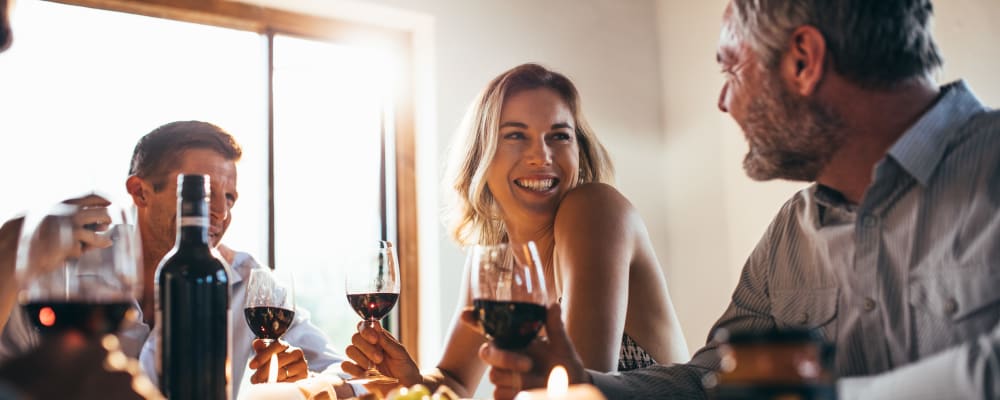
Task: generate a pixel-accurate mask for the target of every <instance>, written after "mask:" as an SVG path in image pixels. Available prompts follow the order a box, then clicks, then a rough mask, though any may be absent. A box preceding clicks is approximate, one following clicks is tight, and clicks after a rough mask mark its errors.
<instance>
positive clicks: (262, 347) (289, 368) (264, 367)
mask: <svg viewBox="0 0 1000 400" xmlns="http://www.w3.org/2000/svg"><path fill="white" fill-rule="evenodd" d="M253 351H255V352H257V355H256V356H254V358H253V359H251V360H250V369H252V370H255V371H254V373H253V375H252V376H250V383H253V384H258V383H266V382H267V377H268V372H270V370H269V366H270V365H271V355H274V354H277V355H278V382H295V381H297V380H301V379H305V378H308V377H309V363H307V362H306V357H305V354H304V353H302V349H300V348H298V347H294V346H291V345H289V344H288V343H285V342H283V341H282V340H280V339H279V340H275V341H273V342H271V344H270V345H266V344H265V343H264V341H263V340H260V339H254V341H253Z"/></svg>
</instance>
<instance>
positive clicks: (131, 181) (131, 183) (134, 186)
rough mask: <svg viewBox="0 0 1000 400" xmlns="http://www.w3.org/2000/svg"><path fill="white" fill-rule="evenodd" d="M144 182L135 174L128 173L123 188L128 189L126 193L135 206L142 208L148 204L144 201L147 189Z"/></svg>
mask: <svg viewBox="0 0 1000 400" xmlns="http://www.w3.org/2000/svg"><path fill="white" fill-rule="evenodd" d="M145 183H146V181H145V180H143V179H142V178H140V177H138V176H135V175H130V176H129V177H128V179H126V180H125V190H128V194H129V195H130V196H132V203H133V204H135V206H136V207H140V208H142V207H146V205H147V204H148V203H147V202H146V195H147V193H148V192H147V191H148V190H149V189H148V188H147V185H146V184H145Z"/></svg>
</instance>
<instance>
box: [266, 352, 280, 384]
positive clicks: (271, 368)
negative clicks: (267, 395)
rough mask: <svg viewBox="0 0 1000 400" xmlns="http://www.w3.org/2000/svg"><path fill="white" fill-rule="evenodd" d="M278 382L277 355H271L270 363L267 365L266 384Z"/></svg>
mask: <svg viewBox="0 0 1000 400" xmlns="http://www.w3.org/2000/svg"><path fill="white" fill-rule="evenodd" d="M277 381H278V355H277V354H271V363H270V364H268V365H267V383H275V382H277Z"/></svg>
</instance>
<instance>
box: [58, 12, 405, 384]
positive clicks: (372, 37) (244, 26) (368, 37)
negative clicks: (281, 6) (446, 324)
mask: <svg viewBox="0 0 1000 400" xmlns="http://www.w3.org/2000/svg"><path fill="white" fill-rule="evenodd" d="M46 1H50V2H53V3H62V4H67V5H73V6H82V7H88V8H94V9H101V10H107V11H116V12H124V13H130V14H137V15H144V16H149V17H155V18H163V19H170V20H175V21H183V22H193V23H198V24H203V25H211V26H217V27H222V28H229V29H236V30H242V31H250V32H256V33H258V34H261V35H263V36H264V37H265V38H266V40H267V42H268V47H267V50H268V54H267V58H268V60H267V62H268V71H267V73H268V82H267V88H268V93H267V102H268V115H267V134H268V139H267V142H268V156H267V160H268V161H267V163H268V177H267V180H268V250H269V252H268V253H269V255H268V261H269V265H275V262H274V261H275V260H274V153H273V152H274V108H273V96H274V92H273V79H271V77H272V75H273V74H272V71H273V68H272V67H273V47H272V44H273V38H274V35H275V34H282V35H289V36H298V37H303V38H309V39H314V40H322V41H329V42H336V43H347V44H351V43H365V44H374V45H378V46H383V47H386V48H389V49H392V51H394V52H396V53H397V54H399V55H400V57H399V65H398V68H399V70H398V71H397V73H398V74H399V76H400V77H401V79H400V80H399V88H398V91H397V95H396V96H394V97H393V102H394V103H393V104H392V107H393V110H391V113H392V115H393V116H394V118H393V119H392V122H393V123H394V125H393V126H392V127H391V130H392V131H393V133H394V135H392V136H393V137H394V139H395V141H394V147H395V163H394V164H395V167H396V168H395V178H396V179H395V180H396V188H395V191H394V192H395V195H396V201H395V203H396V212H395V216H396V221H395V222H396V229H395V231H396V247H397V249H398V250H397V252H398V254H397V256H398V257H399V262H400V275H401V279H402V287H401V290H400V299H399V303H398V305H397V307H396V308H397V310H398V311H399V329H398V335H399V339H400V341H401V343H402V344H403V345H404V346H406V348H407V351H408V352H409V353H410V356H411V357H413V359H414V360H415V361H417V362H418V364H419V360H420V359H419V348H420V346H419V343H420V341H419V334H420V330H419V326H418V324H419V321H420V295H419V288H420V281H419V279H420V274H419V271H420V268H419V261H420V259H419V254H418V249H419V242H418V240H419V238H418V237H417V233H418V226H417V213H418V208H417V187H416V137H415V134H416V119H415V113H416V104H415V91H414V76H415V69H414V59H415V57H414V45H413V43H414V39H413V34H412V32H409V31H404V30H396V29H389V28H383V27H377V26H372V25H368V24H363V23H358V22H355V21H349V20H344V19H334V18H327V17H320V16H315V15H308V14H302V13H296V12H291V11H285V10H278V9H273V8H269V7H263V6H256V5H251V4H246V3H239V2H236V1H225V0H211V1H206V0H46ZM384 130H386V129H385V128H384V129H383V131H384ZM383 134H384V132H383ZM389 192H390V193H391V192H392V191H389ZM391 215H392V213H385V214H384V216H383V218H387V217H388V216H391ZM390 231H391V230H390Z"/></svg>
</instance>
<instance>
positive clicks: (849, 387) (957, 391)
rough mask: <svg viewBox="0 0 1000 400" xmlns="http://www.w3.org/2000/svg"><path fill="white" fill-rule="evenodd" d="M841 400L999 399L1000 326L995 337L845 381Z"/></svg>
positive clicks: (995, 331) (991, 336) (839, 392)
mask: <svg viewBox="0 0 1000 400" xmlns="http://www.w3.org/2000/svg"><path fill="white" fill-rule="evenodd" d="M837 392H838V397H839V398H840V399H842V400H879V399H886V400H888V399H912V400H921V399H927V400H936V399H995V398H1000V326H998V327H997V328H995V329H994V331H993V333H992V335H983V336H981V337H980V338H979V339H977V340H975V341H973V342H971V343H966V344H964V345H962V346H958V347H955V348H952V349H948V350H945V351H943V352H941V353H938V354H937V355H934V356H932V357H928V358H925V359H923V360H920V361H919V362H915V363H913V364H909V365H906V366H903V367H900V368H897V369H894V370H892V371H889V372H885V373H882V374H879V375H874V376H866V377H853V378H843V379H841V380H840V381H839V382H838V383H837Z"/></svg>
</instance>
